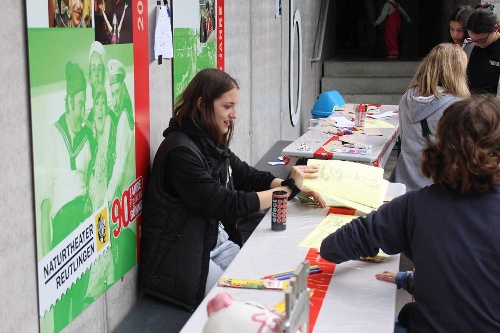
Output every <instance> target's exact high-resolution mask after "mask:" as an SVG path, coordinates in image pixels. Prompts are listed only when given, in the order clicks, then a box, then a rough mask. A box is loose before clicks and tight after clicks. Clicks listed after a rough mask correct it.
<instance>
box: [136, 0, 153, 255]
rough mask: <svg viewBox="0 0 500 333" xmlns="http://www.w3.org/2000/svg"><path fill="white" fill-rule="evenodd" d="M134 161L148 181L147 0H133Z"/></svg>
mask: <svg viewBox="0 0 500 333" xmlns="http://www.w3.org/2000/svg"><path fill="white" fill-rule="evenodd" d="M132 6H133V8H134V10H133V11H132V12H133V14H132V20H133V36H134V37H133V39H134V75H135V80H134V100H135V163H136V177H137V178H139V177H140V176H142V177H143V180H144V182H143V184H147V180H148V177H147V176H148V173H149V150H150V149H149V52H148V50H149V46H148V5H147V1H146V0H144V1H143V0H133V2H132ZM143 189H144V187H143ZM136 224H137V259H139V254H140V243H139V241H140V238H139V236H140V232H139V231H140V225H141V215H139V216H138V217H137V222H136Z"/></svg>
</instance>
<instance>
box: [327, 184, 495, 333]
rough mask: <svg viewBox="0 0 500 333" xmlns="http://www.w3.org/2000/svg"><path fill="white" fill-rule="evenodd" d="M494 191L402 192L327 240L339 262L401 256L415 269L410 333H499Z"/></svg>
mask: <svg viewBox="0 0 500 333" xmlns="http://www.w3.org/2000/svg"><path fill="white" fill-rule="evenodd" d="M499 203H500V189H496V190H492V191H489V192H487V193H481V194H480V193H471V194H468V195H458V194H455V193H452V192H450V191H446V190H443V189H442V188H440V187H439V186H437V185H431V186H429V187H425V188H423V189H421V190H417V191H412V192H408V193H407V194H405V195H402V196H400V197H398V198H396V199H394V200H393V201H391V202H390V203H388V204H385V205H383V206H381V207H380V208H379V209H378V210H377V211H376V212H372V213H370V214H368V215H367V216H366V217H359V218H357V219H355V220H354V221H352V222H351V223H349V224H347V225H345V226H343V227H342V228H340V229H339V230H337V231H336V232H334V233H332V234H330V235H329V236H328V237H326V238H325V239H324V240H323V242H322V244H321V250H320V252H321V256H322V257H323V258H325V259H326V260H329V261H333V262H335V263H340V262H343V261H346V260H350V259H351V260H352V259H359V257H366V256H375V255H376V254H377V253H378V251H379V248H380V249H382V250H383V251H384V252H385V253H387V254H396V253H400V252H404V253H405V255H406V256H407V257H408V258H410V259H411V260H412V261H413V263H414V265H415V275H414V277H415V282H414V283H415V284H414V288H415V289H414V296H415V300H416V303H415V304H416V305H415V313H414V314H413V317H412V320H411V323H412V326H411V327H410V328H409V332H500V311H499V309H500V283H499V282H498V281H499V276H500V265H499V264H498V263H499V262H500V246H499V244H500V219H499V216H500V205H499Z"/></svg>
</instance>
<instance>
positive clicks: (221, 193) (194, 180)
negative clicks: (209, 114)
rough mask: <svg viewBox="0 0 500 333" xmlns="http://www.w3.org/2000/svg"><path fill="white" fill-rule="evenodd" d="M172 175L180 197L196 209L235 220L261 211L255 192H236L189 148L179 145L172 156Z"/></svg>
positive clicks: (204, 213)
mask: <svg viewBox="0 0 500 333" xmlns="http://www.w3.org/2000/svg"><path fill="white" fill-rule="evenodd" d="M169 159H170V161H172V165H171V168H170V175H167V177H171V179H172V182H173V184H174V186H175V189H176V192H177V193H178V195H179V197H180V199H181V200H182V201H183V202H185V203H186V204H187V205H188V206H190V208H191V209H192V210H193V211H196V212H197V213H198V214H203V215H206V216H208V217H212V218H216V219H219V220H228V221H230V220H234V219H236V218H237V217H242V216H245V215H248V214H250V213H254V212H258V211H259V206H260V201H259V198H258V196H257V194H256V193H255V192H248V193H245V192H244V191H232V190H229V189H228V188H226V187H224V186H222V185H221V184H220V183H219V181H217V180H216V179H214V178H213V177H212V175H210V173H209V172H208V170H207V168H206V166H205V165H204V163H203V161H202V160H201V159H200V158H199V157H198V156H197V155H196V154H194V153H193V152H192V151H190V150H189V149H187V148H183V147H180V148H176V149H174V150H173V151H172V152H171V153H170V155H169Z"/></svg>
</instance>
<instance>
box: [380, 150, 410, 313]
mask: <svg viewBox="0 0 500 333" xmlns="http://www.w3.org/2000/svg"><path fill="white" fill-rule="evenodd" d="M397 158H398V153H397V149H396V148H395V149H393V151H392V152H391V155H390V156H389V159H388V160H387V163H386V164H385V166H384V179H389V176H390V175H391V172H392V170H394V167H395V165H396V160H397ZM412 269H413V263H412V262H411V261H410V260H409V259H408V258H406V257H405V255H404V254H401V259H400V262H399V270H400V271H409V270H412ZM408 302H411V295H410V294H408V293H407V292H406V291H405V290H403V289H398V290H397V292H396V315H397V314H398V313H399V310H401V308H402V307H403V306H404V305H405V304H406V303H408Z"/></svg>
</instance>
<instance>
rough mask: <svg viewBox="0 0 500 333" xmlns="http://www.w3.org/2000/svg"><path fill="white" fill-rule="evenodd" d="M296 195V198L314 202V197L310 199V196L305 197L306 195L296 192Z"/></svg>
mask: <svg viewBox="0 0 500 333" xmlns="http://www.w3.org/2000/svg"><path fill="white" fill-rule="evenodd" d="M296 197H297V198H299V199H300V200H303V201H305V202H314V199H312V198H307V197H305V196H303V195H300V194H297V195H296Z"/></svg>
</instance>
